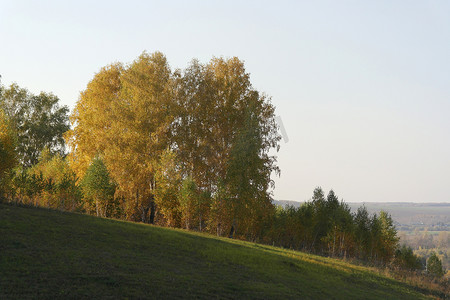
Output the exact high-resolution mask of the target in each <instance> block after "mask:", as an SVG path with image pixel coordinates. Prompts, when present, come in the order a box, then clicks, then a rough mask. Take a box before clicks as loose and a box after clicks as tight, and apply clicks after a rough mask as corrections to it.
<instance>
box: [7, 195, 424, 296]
mask: <svg viewBox="0 0 450 300" xmlns="http://www.w3.org/2000/svg"><path fill="white" fill-rule="evenodd" d="M180 297H181V298H208V299H209V298H213V299H214V298H220V299H236V298H239V299H242V298H264V299H267V298H277V299H280V298H281V299H283V298H284V299H288V298H295V299H358V298H359V299H422V298H426V296H425V295H423V294H421V293H419V292H418V291H416V290H414V288H412V287H410V286H408V285H406V284H404V283H400V282H397V281H394V280H392V279H388V278H385V277H382V276H379V275H376V274H374V273H372V272H370V271H369V270H368V269H365V268H364V267H358V266H354V265H351V264H347V263H344V262H342V261H338V260H333V259H328V258H323V257H318V256H314V255H309V254H305V253H301V252H296V251H289V250H283V249H280V248H276V247H270V246H263V245H258V244H254V243H248V242H243V241H236V240H230V239H225V238H217V237H214V236H211V235H206V234H200V233H193V232H187V231H183V230H174V229H168V228H160V227H156V226H150V225H144V224H137V223H130V222H123V221H116V220H109V219H101V218H96V217H91V216H86V215H80V214H71V213H62V212H58V211H51V210H46V209H36V208H24V207H15V206H10V205H4V204H0V299H10V298H18V299H28V298H51V299H54V298H64V299H83V298H91V299H94V298H95V299H98V298H114V299H127V298H129V299H135V298H152V299H154V298H164V299H167V298H180Z"/></svg>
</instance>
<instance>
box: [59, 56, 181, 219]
mask: <svg viewBox="0 0 450 300" xmlns="http://www.w3.org/2000/svg"><path fill="white" fill-rule="evenodd" d="M170 80H171V71H170V68H169V66H168V63H167V60H166V58H165V56H164V55H163V54H162V53H159V52H156V53H153V54H151V55H149V54H147V53H145V52H144V53H143V54H142V55H141V56H139V58H138V59H136V60H135V61H134V62H133V63H131V64H130V65H128V66H125V67H124V66H122V65H121V64H114V65H111V66H108V67H106V68H103V69H102V70H101V71H100V72H99V73H98V74H96V76H95V77H94V79H93V80H92V81H91V82H90V83H89V84H88V87H87V89H86V90H85V91H84V92H82V93H81V97H80V100H79V101H78V103H77V106H76V109H75V112H74V114H73V116H72V123H73V125H74V129H73V131H71V132H69V134H68V135H67V139H68V140H69V143H70V145H71V147H72V152H73V153H72V155H71V159H72V164H73V165H74V166H75V169H76V170H77V173H78V174H79V176H80V175H81V174H83V172H85V170H86V169H87V167H88V165H89V162H90V160H91V159H92V158H93V157H94V156H95V155H99V154H100V155H101V156H102V157H103V159H104V161H105V164H106V166H107V167H108V170H109V172H110V174H111V176H112V178H113V179H114V180H115V182H117V184H118V192H119V193H120V194H121V195H122V196H124V197H125V198H126V199H127V202H126V207H125V213H126V215H127V218H128V219H131V220H139V221H142V222H150V223H152V222H153V220H154V216H155V208H156V206H155V203H154V193H155V188H156V181H155V173H156V169H157V166H158V158H159V157H160V156H161V153H162V152H163V151H164V149H166V148H167V146H168V136H169V134H168V130H169V124H170V123H171V122H172V119H173V117H172V115H171V114H170V111H169V110H168V105H169V102H170V99H171V98H170V93H171V90H170Z"/></svg>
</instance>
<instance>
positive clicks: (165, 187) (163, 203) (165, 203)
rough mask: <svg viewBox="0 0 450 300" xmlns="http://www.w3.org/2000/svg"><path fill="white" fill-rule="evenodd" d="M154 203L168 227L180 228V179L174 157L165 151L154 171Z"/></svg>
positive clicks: (171, 152) (173, 154) (170, 152)
mask: <svg viewBox="0 0 450 300" xmlns="http://www.w3.org/2000/svg"><path fill="white" fill-rule="evenodd" d="M156 182H157V183H158V184H157V186H156V189H155V203H156V205H157V207H158V209H159V212H160V213H161V214H162V215H163V218H164V219H165V222H164V223H165V224H167V225H168V226H170V227H180V226H181V215H182V208H181V204H180V201H179V200H180V189H181V184H182V178H181V174H180V171H179V167H178V163H177V160H176V155H175V153H174V152H173V151H171V150H170V149H166V150H165V151H164V152H163V154H162V155H161V157H160V160H159V165H158V167H157V170H156Z"/></svg>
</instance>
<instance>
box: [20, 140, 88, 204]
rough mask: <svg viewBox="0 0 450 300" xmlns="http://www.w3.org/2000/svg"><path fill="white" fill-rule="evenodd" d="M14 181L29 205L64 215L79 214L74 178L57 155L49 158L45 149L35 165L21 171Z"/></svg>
mask: <svg viewBox="0 0 450 300" xmlns="http://www.w3.org/2000/svg"><path fill="white" fill-rule="evenodd" d="M16 177H18V178H17V179H19V181H17V182H18V183H19V185H20V184H21V185H22V188H25V192H26V194H27V195H28V199H27V200H28V201H30V202H31V203H32V204H34V205H36V206H43V207H50V208H55V209H60V210H67V211H74V210H78V208H79V205H80V200H81V199H80V198H81V192H80V190H79V187H78V186H77V177H76V175H75V173H74V172H73V171H72V169H71V168H70V167H69V164H68V163H67V160H66V159H65V158H64V157H63V156H61V155H60V154H58V153H57V154H52V153H51V151H50V150H49V149H46V148H44V150H43V151H42V153H41V155H40V157H39V160H38V163H37V164H35V165H34V166H32V167H31V168H29V169H24V168H22V171H21V172H20V173H18V176H16ZM24 183H26V185H25V187H24V186H23V184H24ZM22 194H23V191H22Z"/></svg>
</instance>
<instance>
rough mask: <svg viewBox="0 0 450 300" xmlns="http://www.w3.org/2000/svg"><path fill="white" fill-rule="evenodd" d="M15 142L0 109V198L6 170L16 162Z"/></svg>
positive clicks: (8, 124)
mask: <svg viewBox="0 0 450 300" xmlns="http://www.w3.org/2000/svg"><path fill="white" fill-rule="evenodd" d="M15 144H16V139H15V136H14V132H13V130H12V128H11V125H10V121H9V120H8V118H7V116H6V114H5V113H4V112H3V111H2V110H1V109H0V198H1V196H2V195H1V192H2V187H3V188H5V184H6V178H7V172H8V171H9V170H11V169H12V168H13V167H14V165H15V163H16V153H15V151H14V149H15Z"/></svg>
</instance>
